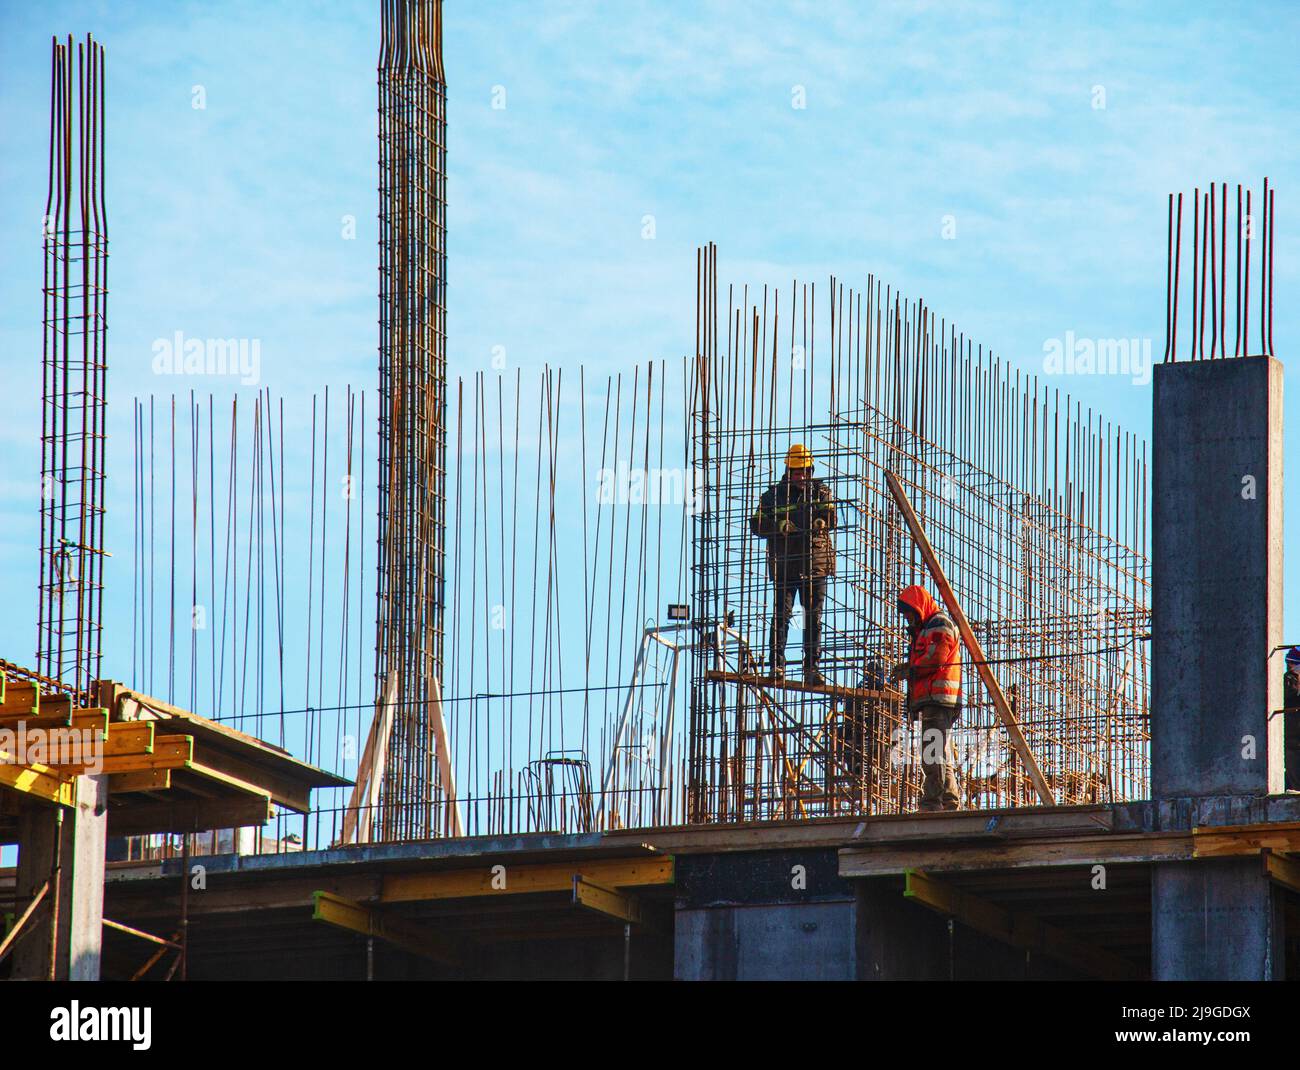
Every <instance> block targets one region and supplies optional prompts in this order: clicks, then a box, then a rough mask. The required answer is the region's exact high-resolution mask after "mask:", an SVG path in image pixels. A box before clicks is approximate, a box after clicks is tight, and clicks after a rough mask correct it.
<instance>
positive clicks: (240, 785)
mask: <svg viewBox="0 0 1300 1070" xmlns="http://www.w3.org/2000/svg"><path fill="white" fill-rule="evenodd" d="M185 772H186V773H192V774H194V775H195V776H200V777H202V778H203V779H204V780H209V781H212V782H213V783H214V784H217V785H220V786H221V787H222V788H226V789H229V790H230V791H236V792H239V793H241V794H244V795H255V796H258V797H259V798H265V799H266V800H267V802H268V803H269V802H274V801H275V799H274V797H273V796H272V795H271V793H270V792H269V791H267V790H266V789H265V788H263V787H262V786H261V785H260V784H255V783H253V782H252V781H249V780H240V779H239V778H238V777H234V776H231V775H230V774H229V773H225V772H223V771H222V770H220V769H214V768H213V767H212V766H210V765H207V764H205V763H204V762H194V761H191V762H186V763H185ZM218 794H222V793H218Z"/></svg>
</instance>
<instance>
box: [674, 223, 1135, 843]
mask: <svg viewBox="0 0 1300 1070" xmlns="http://www.w3.org/2000/svg"><path fill="white" fill-rule="evenodd" d="M716 257H717V254H716V249H715V248H714V247H713V246H709V247H707V248H705V249H703V250H701V254H700V267H699V272H698V278H699V291H698V293H699V301H698V345H697V356H696V360H695V369H694V376H693V378H694V382H693V383H692V386H691V398H692V406H691V408H692V411H691V418H690V434H691V464H692V466H693V468H694V469H695V477H696V479H697V481H698V485H700V486H702V487H703V488H704V489H703V494H702V508H701V509H700V510H699V511H698V512H697V513H696V514H695V516H694V517H693V518H692V612H693V621H694V623H695V624H696V626H697V627H698V628H699V629H700V634H701V636H702V637H703V636H706V635H709V634H712V635H716V636H717V638H716V640H715V641H713V642H704V641H701V642H697V643H696V644H695V648H694V655H693V657H692V663H691V680H690V695H691V709H690V725H689V733H690V739H689V741H688V753H689V757H688V766H689V768H688V771H687V783H688V789H687V813H688V819H689V820H691V821H695V822H716V821H761V820H776V819H797V818H806V817H816V816H826V815H832V814H850V813H854V814H856V813H861V814H885V813H898V812H903V811H907V810H911V809H915V807H916V804H917V801H918V792H919V788H920V766H919V740H918V738H917V736H918V735H919V733H918V732H917V730H916V727H915V726H913V724H912V723H911V721H910V718H909V717H907V716H906V714H905V712H904V703H903V701H902V700H901V699H899V698H896V697H891V696H890V695H889V694H888V692H887V690H886V684H887V679H888V674H889V670H890V668H892V666H894V665H895V664H897V663H899V662H901V661H903V660H904V658H905V656H906V654H905V652H906V635H905V632H904V630H903V627H902V621H901V619H900V618H899V616H898V613H897V598H898V593H899V591H900V590H901V589H902V588H903V587H905V586H908V585H909V584H913V583H917V584H920V585H922V586H924V587H926V588H927V589H928V590H929V591H930V592H931V593H932V594H934V595H935V596H936V598H938V591H937V589H936V587H935V584H934V583H933V582H932V579H931V576H930V575H929V572H928V570H927V568H926V566H925V564H924V562H923V560H922V558H921V556H920V554H919V552H918V550H917V548H916V546H915V545H914V544H913V541H912V539H911V537H910V535H909V533H908V529H907V527H906V525H905V523H904V522H903V519H902V516H901V514H900V512H899V510H898V507H897V505H896V504H895V502H894V500H893V498H892V497H891V495H890V494H889V491H888V489H887V487H886V483H885V478H884V477H885V473H886V472H893V473H894V474H895V475H896V476H897V477H898V479H899V480H900V481H901V483H902V485H903V487H904V489H905V491H906V494H907V496H908V498H909V500H910V502H911V504H912V506H913V508H914V509H915V511H916V513H917V514H918V516H919V519H920V521H921V524H922V526H923V528H924V529H925V532H926V534H927V536H928V539H929V541H930V542H931V543H932V545H933V548H934V551H935V553H936V554H937V556H938V559H939V561H940V564H941V566H942V568H943V569H944V571H945V572H946V574H947V577H948V579H949V581H950V582H951V584H952V587H953V590H954V592H955V594H956V596H957V599H958V600H959V602H960V603H961V605H962V608H963V610H964V612H965V614H966V616H967V617H968V618H969V620H970V622H971V626H972V629H973V631H974V632H975V634H976V637H977V638H978V639H979V641H980V644H981V645H982V647H983V650H984V655H985V659H986V661H987V663H988V664H989V667H990V668H991V669H992V671H993V673H994V675H995V676H996V677H997V679H998V681H999V682H1000V684H1001V687H1002V690H1003V691H1004V692H1005V693H1006V695H1007V698H1008V701H1009V703H1010V705H1011V707H1012V710H1013V712H1014V715H1015V716H1016V718H1017V720H1018V721H1019V722H1020V725H1021V727H1022V729H1023V732H1024V735H1025V738H1026V740H1027V742H1028V745H1029V748H1030V751H1031V752H1032V754H1033V755H1034V757H1035V759H1036V761H1037V763H1038V765H1039V766H1040V768H1041V770H1042V772H1043V774H1044V776H1045V778H1046V780H1047V784H1048V787H1049V788H1050V790H1051V793H1052V796H1053V798H1054V800H1055V801H1056V802H1057V803H1063V804H1064V803H1085V802H1110V801H1116V800H1124V799H1134V798H1143V797H1145V795H1146V792H1147V784H1148V777H1149V771H1148V770H1149V731H1148V704H1147V687H1148V654H1147V647H1146V644H1145V640H1146V639H1147V637H1148V631H1149V624H1150V610H1149V604H1150V597H1149V567H1148V561H1147V557H1146V554H1145V546H1146V521H1145V517H1146V501H1145V487H1146V455H1145V447H1144V445H1143V444H1142V443H1141V442H1139V441H1138V440H1137V439H1136V438H1135V437H1134V436H1133V435H1131V434H1128V433H1126V432H1123V431H1121V430H1120V429H1118V428H1116V427H1114V426H1113V425H1110V424H1108V423H1105V422H1103V421H1102V420H1101V419H1100V418H1099V417H1094V415H1093V414H1092V413H1091V411H1089V412H1087V413H1086V414H1085V413H1084V411H1083V410H1082V409H1081V407H1080V406H1079V405H1078V404H1076V403H1073V402H1071V401H1070V399H1069V397H1068V396H1067V397H1065V398H1064V399H1062V397H1061V393H1060V391H1057V390H1046V389H1040V387H1039V384H1038V382H1037V379H1036V378H1032V379H1031V378H1030V377H1027V376H1022V374H1021V373H1019V372H1013V371H1012V370H1011V369H1010V368H1009V367H1008V366H1007V365H1006V364H1005V363H1004V362H1000V361H997V360H995V359H993V357H992V356H991V355H987V354H985V353H984V351H983V350H982V349H980V350H976V349H975V348H974V347H973V346H972V345H971V344H970V343H969V342H967V341H966V339H965V338H964V337H963V336H961V335H960V334H958V332H957V331H956V330H955V329H953V328H951V327H949V326H948V325H947V324H946V323H943V322H941V321H936V318H935V316H934V314H933V313H932V312H931V311H930V310H929V309H927V308H926V307H925V306H924V304H922V303H921V302H905V301H904V300H903V299H902V298H901V297H900V296H898V295H896V294H895V293H894V292H893V291H892V290H891V289H887V288H885V287H884V286H883V285H882V284H881V283H880V282H878V281H876V280H875V279H874V278H870V279H869V281H868V285H867V287H866V289H865V291H863V292H860V293H859V292H855V291H854V290H852V289H850V288H848V287H846V286H844V285H843V284H842V283H839V282H836V281H835V280H834V279H832V280H831V285H830V299H829V301H825V302H824V304H823V308H825V309H826V310H827V311H828V312H829V339H828V342H827V343H823V344H824V345H827V346H828V348H829V357H828V358H827V357H822V358H821V362H820V364H819V363H818V359H817V358H818V354H817V353H816V351H815V345H814V342H815V340H816V339H815V327H816V326H822V328H823V330H825V325H821V324H818V321H817V319H816V315H815V313H816V305H815V290H814V288H813V287H812V286H809V285H801V284H795V285H794V286H793V288H792V290H791V291H790V293H789V294H788V295H783V294H781V293H780V292H778V291H769V290H767V289H764V290H763V291H762V292H761V294H760V293H757V292H756V293H755V294H754V296H753V297H752V298H751V295H750V292H749V290H748V289H739V290H737V289H736V288H731V289H730V290H729V291H728V296H727V305H728V307H727V310H726V313H725V316H726V319H725V324H724V325H725V333H723V334H722V336H721V337H720V335H719V324H718V311H717V309H718V304H717V283H716V270H717V269H716ZM787 317H788V325H787ZM793 442H803V443H805V444H807V445H808V446H809V447H810V448H811V449H812V451H813V454H814V457H815V459H816V470H815V475H816V476H817V477H818V478H822V479H824V480H825V481H826V482H827V483H828V484H829V485H830V487H831V488H832V490H833V493H834V497H835V500H836V504H837V510H838V527H837V529H836V530H835V532H834V538H835V541H836V566H837V567H836V574H835V576H834V577H833V578H831V579H830V581H829V586H828V592H827V597H826V605H825V612H824V617H823V632H824V634H823V653H822V669H823V671H824V672H825V673H826V674H827V676H828V677H830V678H831V681H832V684H833V685H836V686H835V687H834V688H833V689H832V690H831V691H830V692H829V693H826V692H822V693H816V692H809V691H805V690H799V689H797V688H795V687H791V686H788V685H783V686H774V685H769V684H763V683H760V682H758V681H759V680H761V679H762V678H763V676H764V673H765V672H766V670H762V669H760V662H761V660H762V659H763V658H765V657H766V649H767V635H768V627H769V620H770V614H771V605H772V595H771V588H770V584H769V582H768V579H767V576H766V571H765V563H764V549H763V546H762V542H761V540H759V539H756V538H754V537H753V536H752V535H751V534H750V531H749V527H748V520H749V516H750V515H751V514H752V512H753V511H754V509H755V507H756V505H757V502H758V499H759V496H760V495H761V494H762V492H763V490H764V489H765V488H766V487H767V486H768V485H770V484H771V483H773V482H775V481H776V480H777V479H778V478H779V477H780V475H781V472H782V470H783V464H784V456H785V452H786V450H787V448H788V447H789V445H790V444H791V443H793ZM796 623H797V618H796ZM719 625H722V627H719ZM792 636H794V637H796V638H797V628H792ZM756 654H757V655H761V657H760V656H756ZM962 686H963V696H964V708H963V713H962V717H961V720H960V722H959V725H958V728H957V730H956V731H955V732H954V749H955V752H956V760H957V768H958V778H959V782H960V788H961V794H962V805H963V806H965V807H975V808H984V807H996V806H1018V805H1036V804H1038V803H1039V801H1040V800H1039V797H1038V795H1037V793H1036V792H1035V790H1034V788H1033V786H1032V783H1031V781H1030V779H1029V776H1028V775H1027V772H1026V770H1025V768H1024V764H1023V763H1022V762H1021V761H1020V760H1019V758H1018V756H1017V755H1016V752H1015V751H1014V750H1013V749H1012V748H1011V746H1010V745H1009V741H1008V738H1007V734H1006V732H1005V730H1004V729H1003V727H1002V726H1001V722H1000V721H999V719H998V717H997V715H996V711H995V709H994V707H993V705H992V703H991V701H990V699H989V696H988V694H987V692H986V690H985V688H984V686H983V684H982V683H981V681H980V679H979V677H978V675H977V671H976V668H975V666H974V665H973V664H972V662H971V659H970V656H969V654H966V656H965V659H964V670H963V682H962Z"/></svg>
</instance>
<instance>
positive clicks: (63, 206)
mask: <svg viewBox="0 0 1300 1070" xmlns="http://www.w3.org/2000/svg"><path fill="white" fill-rule="evenodd" d="M49 176H50V177H49V188H48V193H47V197H46V206H45V219H44V225H43V231H44V244H45V271H44V282H43V287H42V289H43V293H44V317H43V320H44V329H43V335H42V382H41V506H40V519H41V570H40V587H39V591H40V607H39V612H38V615H37V636H36V663H37V667H38V670H39V672H40V673H41V674H42V675H43V676H45V677H47V678H49V679H51V680H57V681H61V682H62V683H63V684H64V685H66V686H68V687H70V688H72V689H73V690H74V691H76V692H77V693H79V694H80V695H82V696H83V697H84V698H86V699H87V700H88V697H89V695H90V691H91V685H92V682H93V681H94V680H96V679H97V678H98V677H99V672H100V657H101V626H100V621H101V615H102V605H103V592H104V551H103V537H104V436H105V415H106V408H107V404H106V398H105V377H106V372H107V332H108V323H107V316H108V217H107V213H106V211H105V208H104V49H103V46H102V45H99V44H97V43H96V42H95V41H94V40H92V38H91V37H90V36H89V35H87V37H86V40H85V42H83V43H78V44H77V46H76V50H75V52H74V50H73V42H72V38H71V36H69V37H68V39H67V41H66V43H60V42H59V41H58V40H57V39H55V40H54V42H53V48H52V54H51V73H50V161H49Z"/></svg>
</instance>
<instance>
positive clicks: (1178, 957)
mask: <svg viewBox="0 0 1300 1070" xmlns="http://www.w3.org/2000/svg"><path fill="white" fill-rule="evenodd" d="M1261 869H1262V867H1261V866H1260V863H1259V859H1258V858H1257V857H1249V858H1219V859H1206V860H1205V861H1201V862H1176V863H1167V864H1164V865H1158V866H1155V867H1154V870H1153V872H1152V874H1151V900H1152V911H1151V976H1152V978H1153V979H1154V980H1157V981H1282V980H1285V979H1286V978H1285V969H1284V967H1285V965H1286V956H1285V954H1284V949H1285V947H1286V941H1285V939H1284V936H1285V930H1284V928H1283V925H1284V920H1285V918H1284V913H1283V907H1282V902H1281V897H1280V896H1279V895H1278V893H1277V891H1276V889H1274V888H1273V886H1272V883H1271V882H1270V881H1268V880H1266V879H1265V878H1264V876H1263V874H1262V873H1261Z"/></svg>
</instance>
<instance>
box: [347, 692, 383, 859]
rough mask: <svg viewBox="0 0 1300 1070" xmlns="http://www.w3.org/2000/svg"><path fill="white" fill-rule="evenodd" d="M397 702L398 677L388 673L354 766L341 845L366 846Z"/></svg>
mask: <svg viewBox="0 0 1300 1070" xmlns="http://www.w3.org/2000/svg"><path fill="white" fill-rule="evenodd" d="M396 702H397V673H396V672H390V673H389V674H388V679H387V680H386V681H385V683H384V694H383V697H382V698H381V699H380V701H379V704H378V705H377V706H376V708H375V716H374V720H372V721H371V722H370V730H369V731H368V732H367V733H366V745H365V749H364V750H362V752H361V761H360V762H358V763H357V782H356V784H355V785H353V788H352V797H351V798H350V799H348V806H347V809H346V810H344V811H343V835H342V837H341V840H340V842H342V843H369V842H370V830H371V827H372V822H373V820H374V816H375V810H376V808H377V807H378V805H379V788H380V785H382V784H383V782H384V766H385V763H386V762H387V759H388V737H389V735H390V734H391V732H392V727H393V706H394V704H395V703H396Z"/></svg>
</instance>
